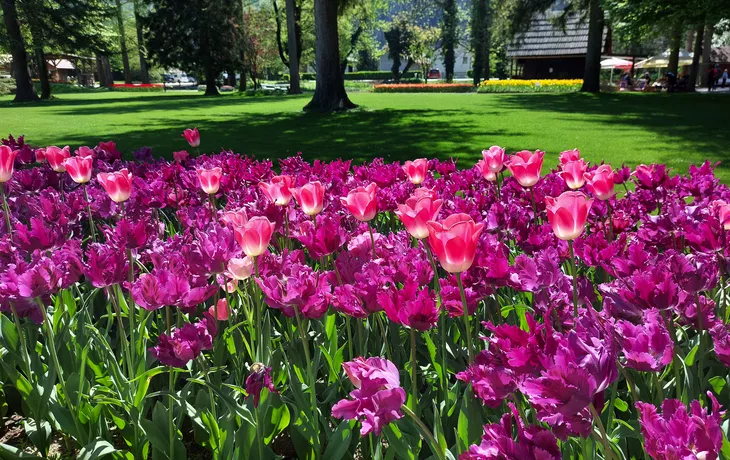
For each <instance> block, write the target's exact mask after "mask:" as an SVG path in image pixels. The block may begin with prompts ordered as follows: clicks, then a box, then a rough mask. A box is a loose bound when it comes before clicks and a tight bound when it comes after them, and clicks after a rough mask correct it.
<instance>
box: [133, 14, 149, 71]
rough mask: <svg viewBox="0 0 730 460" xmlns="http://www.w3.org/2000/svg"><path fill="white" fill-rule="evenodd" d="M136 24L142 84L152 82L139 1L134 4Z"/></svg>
mask: <svg viewBox="0 0 730 460" xmlns="http://www.w3.org/2000/svg"><path fill="white" fill-rule="evenodd" d="M134 24H135V27H136V28H137V47H138V48H139V73H140V78H141V79H142V83H149V82H150V73H149V70H148V69H147V58H146V57H145V47H144V32H143V30H142V16H141V14H140V12H139V1H138V0H135V2H134Z"/></svg>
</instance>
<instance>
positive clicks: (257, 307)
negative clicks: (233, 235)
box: [251, 256, 264, 362]
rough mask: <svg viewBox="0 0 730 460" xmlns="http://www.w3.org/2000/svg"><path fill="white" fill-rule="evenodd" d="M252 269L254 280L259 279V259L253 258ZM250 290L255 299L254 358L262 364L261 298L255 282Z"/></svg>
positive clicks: (252, 282)
mask: <svg viewBox="0 0 730 460" xmlns="http://www.w3.org/2000/svg"><path fill="white" fill-rule="evenodd" d="M253 267H254V273H255V274H256V278H259V258H258V256H257V257H254V258H253ZM251 289H252V291H253V295H254V297H255V299H254V316H255V318H256V324H254V329H255V331H254V334H255V335H256V357H257V361H259V362H263V358H264V348H263V341H264V338H263V337H264V335H263V330H262V324H261V298H260V297H259V295H258V293H257V292H256V282H255V281H253V280H252V281H251Z"/></svg>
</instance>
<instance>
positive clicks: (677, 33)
mask: <svg viewBox="0 0 730 460" xmlns="http://www.w3.org/2000/svg"><path fill="white" fill-rule="evenodd" d="M681 47H682V24H680V23H677V24H675V25H674V27H673V28H672V36H671V37H670V41H669V63H668V64H667V71H668V72H672V73H673V74H674V75H678V74H679V49H680V48H681Z"/></svg>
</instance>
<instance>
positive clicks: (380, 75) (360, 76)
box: [282, 70, 421, 81]
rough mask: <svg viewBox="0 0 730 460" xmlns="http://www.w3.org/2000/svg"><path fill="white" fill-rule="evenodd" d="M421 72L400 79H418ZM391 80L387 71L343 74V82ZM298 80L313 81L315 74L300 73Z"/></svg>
mask: <svg viewBox="0 0 730 460" xmlns="http://www.w3.org/2000/svg"><path fill="white" fill-rule="evenodd" d="M420 77H421V72H406V73H404V74H403V75H402V76H401V79H407V78H420ZM392 78H393V72H391V71H389V70H382V71H367V72H348V73H346V74H345V80H379V81H382V80H391V79H392ZM299 79H300V80H315V79H316V74H314V73H307V72H304V73H300V74H299ZM282 80H284V81H289V74H288V73H285V74H284V75H283V76H282Z"/></svg>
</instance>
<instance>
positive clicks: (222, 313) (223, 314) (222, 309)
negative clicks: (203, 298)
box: [208, 299, 228, 321]
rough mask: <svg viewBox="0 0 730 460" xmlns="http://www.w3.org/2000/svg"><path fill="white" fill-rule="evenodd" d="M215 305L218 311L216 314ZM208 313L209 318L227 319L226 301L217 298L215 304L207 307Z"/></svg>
mask: <svg viewBox="0 0 730 460" xmlns="http://www.w3.org/2000/svg"><path fill="white" fill-rule="evenodd" d="M216 306H217V307H218V309H217V310H218V312H217V314H216ZM208 314H209V315H210V316H211V318H215V319H217V320H218V321H227V320H228V302H227V301H226V299H220V300H218V303H217V304H216V305H213V306H212V307H210V308H209V309H208Z"/></svg>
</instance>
